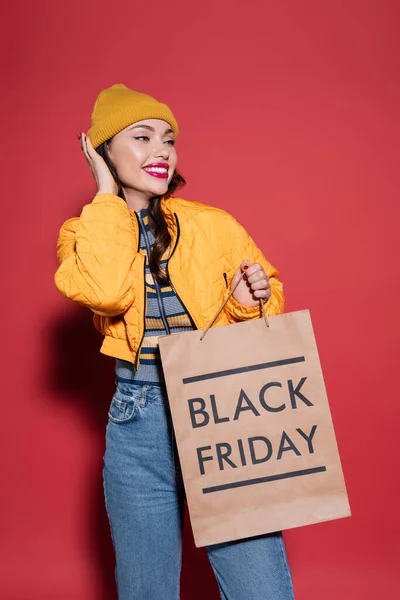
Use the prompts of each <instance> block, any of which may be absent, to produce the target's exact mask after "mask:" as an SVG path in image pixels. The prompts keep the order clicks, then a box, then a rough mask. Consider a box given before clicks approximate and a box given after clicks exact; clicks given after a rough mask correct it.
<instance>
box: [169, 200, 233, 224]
mask: <svg viewBox="0 0 400 600" xmlns="http://www.w3.org/2000/svg"><path fill="white" fill-rule="evenodd" d="M164 202H165V204H166V206H167V207H168V209H169V210H170V211H171V212H172V213H173V212H176V213H177V214H178V217H180V219H181V220H182V219H184V220H189V219H192V218H196V220H200V221H204V220H208V221H210V220H212V221H213V222H215V223H219V222H221V223H222V222H226V221H231V222H235V223H236V219H235V218H234V217H233V215H231V214H230V213H228V212H227V211H226V210H224V209H222V208H219V207H217V206H212V205H211V204H206V203H205V202H198V201H197V200H187V199H185V198H177V197H174V196H170V197H169V198H166V199H165V200H164Z"/></svg>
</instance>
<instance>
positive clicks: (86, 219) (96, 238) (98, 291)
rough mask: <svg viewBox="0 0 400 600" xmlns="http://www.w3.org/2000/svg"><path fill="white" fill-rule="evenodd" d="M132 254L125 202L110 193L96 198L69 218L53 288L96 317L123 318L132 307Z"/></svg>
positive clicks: (59, 246)
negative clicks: (90, 310) (73, 216)
mask: <svg viewBox="0 0 400 600" xmlns="http://www.w3.org/2000/svg"><path fill="white" fill-rule="evenodd" d="M136 252H137V248H136V247H135V233H134V229H133V224H132V217H131V215H130V213H129V209H128V207H127V205H126V202H125V201H124V200H123V199H122V198H119V197H118V196H114V195H113V194H97V195H96V196H95V197H94V199H93V201H92V202H91V203H90V204H87V205H85V206H84V207H83V210H82V213H81V216H80V217H76V218H72V219H68V221H66V222H65V223H64V224H63V225H62V227H61V229H60V233H59V236H58V242H57V257H58V260H59V263H60V266H59V267H58V269H57V271H56V273H55V276H54V281H55V284H56V287H57V289H58V290H59V291H60V292H61V293H62V294H63V295H64V296H66V297H67V298H69V299H70V300H73V301H74V302H78V303H79V304H81V305H83V306H86V307H88V308H90V309H92V311H93V312H94V313H95V314H98V315H102V316H115V315H118V314H120V313H123V312H125V311H126V310H127V309H128V308H129V306H130V305H131V304H132V302H133V289H132V284H133V281H132V264H133V261H134V260H135V256H136Z"/></svg>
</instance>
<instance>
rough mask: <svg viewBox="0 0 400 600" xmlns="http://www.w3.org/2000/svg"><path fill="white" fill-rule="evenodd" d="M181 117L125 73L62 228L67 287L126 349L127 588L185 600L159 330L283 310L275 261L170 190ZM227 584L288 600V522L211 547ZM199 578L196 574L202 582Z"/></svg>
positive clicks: (119, 377)
mask: <svg viewBox="0 0 400 600" xmlns="http://www.w3.org/2000/svg"><path fill="white" fill-rule="evenodd" d="M177 136H178V124H177V122H176V120H175V117H174V115H173V114H172V112H171V110H170V109H169V107H168V106H166V105H165V104H163V103H160V102H158V101H157V100H155V99H154V98H152V97H150V96H148V95H146V94H142V93H138V92H135V91H133V90H130V89H128V88H127V87H125V86H124V85H123V84H116V85H113V86H111V87H110V88H108V89H106V90H103V91H102V92H100V94H99V96H98V98H97V100H96V103H95V106H94V109H93V113H92V118H91V128H90V130H89V131H88V133H87V135H85V134H84V133H82V134H81V135H80V136H79V138H80V142H81V147H82V150H83V153H84V155H85V158H86V160H87V162H88V164H89V166H90V169H91V171H92V174H93V176H94V179H95V181H96V184H97V194H96V195H95V197H94V198H93V200H92V202H90V203H89V204H87V205H85V206H84V207H83V210H82V213H81V215H80V217H77V218H72V219H69V220H68V221H66V222H65V223H64V225H63V226H62V228H61V231H60V234H59V239H58V244H57V255H58V259H59V262H60V266H59V268H58V270H57V272H56V275H55V283H56V286H57V288H58V290H59V291H60V292H61V293H62V294H64V295H65V296H67V297H68V298H70V299H71V300H74V301H75V302H78V303H79V304H81V305H83V306H86V307H88V308H90V309H91V310H92V311H93V313H94V324H95V326H96V328H97V329H98V330H99V331H100V332H101V333H102V334H103V335H104V342H103V345H102V348H101V352H103V353H104V354H107V355H109V356H112V357H114V358H115V359H116V391H115V394H114V396H113V398H112V401H111V405H110V409H109V413H108V424H107V427H106V450H105V454H104V468H103V483H104V494H105V504H106V509H107V514H108V518H109V521H110V529H111V535H112V540H113V544H114V549H115V555H116V570H115V576H116V582H117V587H118V595H119V599H120V600H178V599H179V578H180V568H181V543H182V518H183V507H184V500H185V493H184V487H183V482H182V475H181V470H180V464H179V458H178V455H177V449H176V445H175V442H174V439H173V429H172V423H171V414H170V409H169V404H168V397H167V392H166V387H165V382H164V376H163V371H162V366H161V361H160V355H159V350H158V343H157V339H158V337H160V336H162V335H169V334H171V333H176V332H183V331H189V330H191V329H193V328H198V329H203V328H206V327H207V325H208V324H209V323H210V321H211V320H212V318H213V316H214V315H215V313H216V311H217V310H218V308H219V307H220V306H221V304H222V303H223V302H224V299H226V298H227V296H228V295H229V291H230V286H232V287H233V286H234V285H235V283H236V282H237V281H238V280H239V279H240V278H241V276H242V275H243V272H244V271H245V275H244V277H242V279H241V281H240V283H239V284H238V286H237V287H236V289H235V291H234V293H233V295H232V296H231V297H230V298H229V300H228V301H227V303H226V305H225V307H224V310H223V311H222V312H221V314H220V315H219V317H218V319H217V320H216V322H215V323H214V326H219V325H224V324H229V323H236V322H238V321H241V320H244V319H257V318H260V316H261V314H260V312H261V311H260V299H262V301H263V302H265V305H264V307H265V312H266V314H267V315H275V314H279V313H282V312H283V309H284V297H283V287H282V283H281V282H280V281H279V279H278V277H279V273H278V271H277V269H276V268H274V267H273V266H272V265H271V264H270V263H269V262H268V261H267V259H266V258H265V257H264V255H263V254H262V252H261V251H260V250H259V248H258V247H257V246H256V244H255V243H254V242H253V240H252V239H251V238H250V236H249V235H248V234H247V232H246V231H245V230H244V228H243V227H242V226H241V225H240V224H239V223H238V222H237V221H236V220H235V219H234V218H233V217H232V216H231V215H230V214H228V213H227V212H225V211H223V210H221V209H218V208H214V207H211V206H208V205H206V204H203V203H200V202H194V201H189V200H184V199H182V198H177V197H173V196H172V194H173V193H174V192H175V191H176V190H177V189H178V188H179V187H181V186H182V185H183V184H184V183H185V180H184V179H183V177H182V176H181V175H180V174H179V173H178V171H177V152H176V147H175V141H176V139H177ZM206 550H207V553H208V557H209V559H210V562H211V565H212V568H213V570H214V573H215V576H216V579H217V582H218V587H219V590H220V594H221V598H225V599H228V600H292V599H293V598H294V596H293V585H292V577H291V570H290V567H289V565H288V562H287V557H286V552H285V546H284V541H283V537H282V533H281V532H276V533H273V534H269V535H263V536H257V537H254V538H249V539H245V540H240V541H235V542H229V543H222V544H217V545H213V546H208V547H207V548H206ZM199 585H200V583H199Z"/></svg>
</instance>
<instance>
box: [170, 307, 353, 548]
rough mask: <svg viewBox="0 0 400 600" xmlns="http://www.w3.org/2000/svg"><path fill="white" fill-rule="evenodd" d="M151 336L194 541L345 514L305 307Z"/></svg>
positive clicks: (210, 540) (229, 537) (230, 537)
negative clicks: (155, 340) (156, 339)
mask: <svg viewBox="0 0 400 600" xmlns="http://www.w3.org/2000/svg"><path fill="white" fill-rule="evenodd" d="M267 324H268V325H269V326H267V325H266V321H264V320H263V319H256V320H249V321H243V322H240V323H237V324H234V325H225V326H218V327H214V328H211V329H209V330H208V331H207V335H205V336H204V337H203V339H200V338H201V337H202V335H204V332H203V331H199V330H196V331H191V332H185V333H181V334H174V335H170V336H165V337H161V338H159V346H160V352H161V359H162V365H163V370H164V374H165V379H166V385H167V392H168V398H169V403H170V407H171V414H172V419H173V425H174V430H175V435H176V441H177V446H178V451H179V457H180V462H181V467H182V474H183V478H184V485H185V490H186V496H187V502H188V508H189V514H190V520H191V524H192V529H193V534H194V538H195V544H196V546H198V547H199V546H205V545H208V544H215V543H219V542H225V541H229V540H236V539H242V538H246V537H250V536H254V535H260V534H264V533H269V532H273V531H278V530H284V529H289V528H292V527H299V526H302V525H308V524H311V523H318V522H320V521H328V520H332V519H339V518H342V517H347V516H350V507H349V502H348V498H347V493H346V487H345V481H344V477H343V472H342V467H341V462H340V457H339V453H338V448H337V443H336V438H335V433H334V428H333V423H332V418H331V413H330V408H329V404H328V399H327V394H326V389H325V384H324V378H323V374H322V370H321V365H320V361H319V356H318V350H317V346H316V341H315V337H314V332H313V327H312V323H311V317H310V313H309V311H308V310H300V311H296V312H291V313H285V314H281V315H276V316H272V317H269V318H268V321H267Z"/></svg>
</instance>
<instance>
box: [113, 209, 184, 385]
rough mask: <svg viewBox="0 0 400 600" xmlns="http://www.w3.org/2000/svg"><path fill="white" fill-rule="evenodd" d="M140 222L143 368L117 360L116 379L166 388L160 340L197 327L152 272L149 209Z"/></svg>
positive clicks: (164, 265)
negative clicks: (143, 282) (143, 280)
mask: <svg viewBox="0 0 400 600" xmlns="http://www.w3.org/2000/svg"><path fill="white" fill-rule="evenodd" d="M136 214H137V216H138V219H139V230H140V247H139V251H140V252H141V253H142V254H144V255H145V256H146V267H145V277H146V316H145V330H144V337H143V342H142V346H141V350H140V364H139V367H138V369H137V371H136V370H135V365H134V364H133V363H131V362H128V361H126V360H121V359H119V358H117V359H116V377H117V380H119V381H122V382H130V383H131V382H134V383H139V384H149V385H156V386H163V385H164V383H165V379H164V374H163V370H162V366H161V358H160V351H159V347H158V338H159V337H160V336H162V335H168V334H170V333H179V332H183V331H191V330H192V329H194V325H193V323H192V320H191V318H190V316H189V315H188V313H187V312H186V310H185V308H184V306H183V305H182V303H181V301H180V300H179V298H178V297H177V295H176V294H175V292H174V291H173V289H172V287H171V286H169V285H168V286H161V285H160V284H159V283H158V282H157V281H156V280H155V279H154V278H153V275H152V273H151V271H150V267H149V264H148V262H149V261H148V258H149V256H150V252H151V248H152V247H153V244H154V241H155V238H154V235H153V232H152V231H151V229H150V225H149V213H148V210H147V209H146V208H142V210H140V211H137V212H136ZM168 255H169V249H167V251H166V253H165V254H164V256H163V257H162V260H161V262H160V266H161V268H162V269H165V267H166V264H167V257H168Z"/></svg>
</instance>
